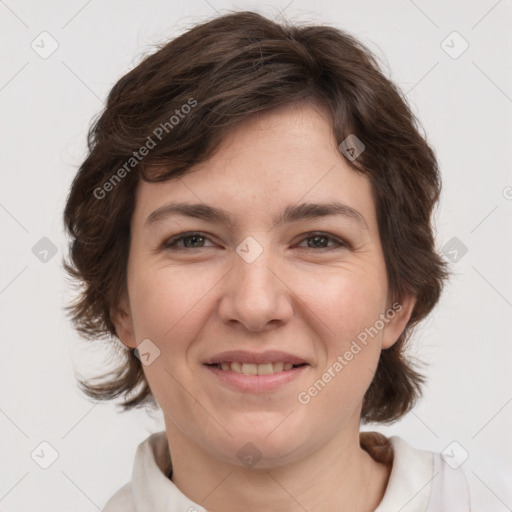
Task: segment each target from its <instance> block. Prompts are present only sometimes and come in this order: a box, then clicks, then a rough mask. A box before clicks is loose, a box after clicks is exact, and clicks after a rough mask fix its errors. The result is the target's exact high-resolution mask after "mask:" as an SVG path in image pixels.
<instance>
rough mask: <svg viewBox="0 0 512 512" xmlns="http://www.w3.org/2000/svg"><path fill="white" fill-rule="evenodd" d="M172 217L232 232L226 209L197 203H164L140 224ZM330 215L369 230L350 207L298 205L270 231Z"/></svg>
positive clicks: (279, 216) (283, 216)
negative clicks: (223, 227) (351, 221)
mask: <svg viewBox="0 0 512 512" xmlns="http://www.w3.org/2000/svg"><path fill="white" fill-rule="evenodd" d="M173 215H181V216H185V217H193V218H196V219H202V220H206V221H209V222H215V223H218V224H225V225H226V226H227V227H228V228H229V229H231V230H233V227H234V226H233V221H232V220H231V217H230V215H229V213H228V212H227V211H226V210H223V209H222V208H216V207H214V206H209V205H206V204H200V203H197V204H191V203H167V204H164V205H163V206H161V207H160V208H157V209H156V210H155V211H154V212H152V213H151V214H150V215H149V216H148V218H147V219H146V222H145V224H144V225H145V226H146V227H149V226H152V225H154V224H157V223H159V222H161V221H163V220H165V219H166V218H168V217H170V216H173ZM334 215H340V216H343V217H346V218H348V219H351V220H353V221H355V222H356V223H358V224H360V226H361V227H364V228H365V229H369V228H368V224H367V223H366V220H365V218H364V217H363V215H362V214H361V213H360V212H358V211H357V210H355V209H354V208H351V207H350V206H347V205H345V204H341V203H337V202H329V203H302V204H299V205H290V206H287V207H286V208H285V209H284V210H283V212H282V213H281V214H280V215H278V216H277V217H276V218H274V219H273V226H272V228H275V227H277V226H279V225H282V224H286V223H291V222H297V221H300V220H305V219H316V218H320V217H328V216H334Z"/></svg>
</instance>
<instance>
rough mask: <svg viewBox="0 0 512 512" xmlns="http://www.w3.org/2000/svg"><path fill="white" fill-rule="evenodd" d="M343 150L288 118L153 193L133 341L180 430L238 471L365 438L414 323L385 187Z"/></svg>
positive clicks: (229, 144)
mask: <svg viewBox="0 0 512 512" xmlns="http://www.w3.org/2000/svg"><path fill="white" fill-rule="evenodd" d="M340 142H341V141H336V140H335V138H334V136H333V133H332V128H331V125H330V123H329V121H328V118H327V115H326V113H325V112H324V111H323V110H322V109H320V108H318V107H316V108H314V107H313V106H311V105H303V106H297V105H295V106H290V105H288V106H286V107H281V108H279V109H274V110H273V111H268V112H266V113H264V114H259V115H257V116H254V117H252V118H251V119H249V120H247V121H245V122H244V123H243V124H242V125H240V126H239V127H237V128H236V130H234V131H233V132H232V133H231V134H230V135H229V136H227V138H225V140H224V142H223V144H222V146H221V147H220V149H219V151H218V152H217V153H216V154H215V155H214V156H213V157H212V158H211V159H210V160H208V161H206V162H204V163H201V164H200V165H197V166H195V167H194V168H192V172H190V173H189V174H187V175H186V176H185V177H183V178H181V179H177V180H172V181H169V182H165V183H156V184H150V183H146V182H141V183H140V185H139V187H138V190H137V194H136V207H135V211H134V215H133V218H132V224H131V234H132V237H131V247H130V254H129V262H128V281H127V283H128V301H125V303H124V306H123V308H124V312H125V313H124V314H120V315H119V317H116V320H115V322H116V325H117V327H118V333H119V335H120V337H121V339H122V340H123V342H124V343H125V344H127V345H128V346H130V347H132V348H135V347H136V346H139V345H140V344H141V343H142V345H140V357H141V358H142V361H143V363H144V366H143V368H144V372H145V375H146V377H147V380H148V382H149V384H150V387H151V390H152V391H153V394H154V396H155V398H156V400H157V402H158V403H159V405H160V407H161V408H162V410H163V413H164V417H165V421H166V427H167V431H168V432H171V433H172V432H175V433H176V434H177V435H179V436H181V438H183V439H186V440H187V442H189V443H191V444H193V445H194V446H195V447H197V448H199V449H202V450H204V451H206V452H207V453H209V454H210V455H212V456H215V457H217V458H220V459H222V460H224V461H227V462H231V463H234V464H238V465H241V464H247V461H248V460H249V459H247V456H250V455H253V456H254V457H256V458H257V459H259V458H260V457H261V459H260V460H259V462H258V467H265V466H267V467H270V466H272V465H276V464H284V463H286V462H291V461H293V460H298V459H300V458H301V457H304V456H306V455H307V454H310V453H313V452H314V451H315V450H318V449H320V447H322V446H327V445H328V443H329V442H330V441H333V440H334V439H335V438H336V437H337V436H340V435H346V434H347V432H352V434H353V432H354V431H356V432H357V431H358V429H359V419H360V411H361V404H362V400H363V396H364V393H365V391H366V390H367V388H368V386H369V385H370V383H371V380H372V377H373V375H374V372H375V369H376V366H377V362H378V358H379V354H380V351H381V349H382V348H385V347H389V346H391V345H392V344H393V343H394V342H395V341H396V339H397V338H398V336H399V334H400V333H401V331H402V330H403V328H404V326H405V324H406V322H407V319H408V317H409V314H410V307H409V305H408V304H401V305H399V306H398V307H396V304H395V308H394V309H391V304H390V303H388V302H387V298H388V297H387V296H388V283H387V278H386V268H385V263H384V256H383V253H382V248H381V244H380V240H379V232H378V227H377V218H376V210H375V204H374V201H373V198H372V193H371V188H370V182H369V181H368V179H367V178H366V177H365V176H363V175H360V174H357V173H356V172H354V171H353V170H352V169H350V168H349V166H348V165H347V163H346V161H345V160H344V157H343V156H342V154H341V153H340V151H339V149H338V144H339V143H340ZM335 203H336V204H339V205H340V206H337V207H336V208H334V207H332V205H334V204H335ZM176 204H181V205H189V214H183V213H181V214H180V213H177V212H176V211H174V212H173V211H172V208H171V205H176ZM313 204H315V205H318V206H316V207H313V206H312V205H313ZM190 205H197V207H196V208H191V207H190ZM214 212H222V215H217V214H214ZM194 213H195V214H194ZM191 232H192V233H191ZM184 233H187V236H188V238H185V239H182V240H176V241H173V239H175V238H176V237H177V236H178V235H181V234H184ZM400 309H401V312H398V310H400ZM363 333H366V337H365V335H364V334H363ZM148 340H150V341H148ZM363 340H364V341H363ZM356 347H358V348H359V350H357V348H356ZM350 354H352V356H350ZM256 363H261V364H259V365H256ZM271 363H272V364H271ZM287 363H288V364H287ZM291 364H293V365H299V364H302V366H297V367H295V366H294V367H293V368H292V369H288V368H289V366H290V365H291ZM240 372H243V373H240ZM255 373H258V375H254V374H255ZM315 383H316V384H315ZM248 443H252V445H254V446H251V445H248Z"/></svg>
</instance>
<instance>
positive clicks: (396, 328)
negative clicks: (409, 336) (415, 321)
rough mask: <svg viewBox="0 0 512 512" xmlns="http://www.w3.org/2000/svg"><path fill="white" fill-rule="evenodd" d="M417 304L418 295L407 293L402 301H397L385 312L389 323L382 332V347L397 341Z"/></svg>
mask: <svg viewBox="0 0 512 512" xmlns="http://www.w3.org/2000/svg"><path fill="white" fill-rule="evenodd" d="M415 305H416V297H415V296H414V295H410V294H407V295H406V296H405V297H404V298H403V299H402V301H401V302H398V301H395V302H393V304H392V305H391V306H389V307H388V309H387V310H386V313H385V316H386V319H387V323H386V324H385V327H384V331H383V334H382V349H386V348H389V347H391V346H393V345H394V344H395V343H396V341H397V340H398V338H399V337H400V335H401V334H402V332H403V331H404V329H405V327H406V325H407V322H408V321H409V319H410V318H411V315H412V312H413V310H414V306H415Z"/></svg>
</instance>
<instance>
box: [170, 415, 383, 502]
mask: <svg viewBox="0 0 512 512" xmlns="http://www.w3.org/2000/svg"><path fill="white" fill-rule="evenodd" d="M357 426H358V425H357ZM166 431H167V439H168V440H169V446H170V452H171V456H172V464H173V474H172V481H173V482H174V484H175V485H176V486H177V487H178V488H179V489H180V490H181V492H183V493H184V494H185V495H186V496H187V497H189V498H190V499H191V500H192V501H195V502H196V503H198V504H200V505H201V506H203V507H205V508H207V509H208V510H209V511H212V512H218V511H222V512H235V511H239V510H265V511H266V512H278V511H279V512H292V511H294V512H295V511H297V510H308V512H320V511H325V510H336V511H337V512H349V511H350V512H371V511H373V510H375V508H377V506H378V504H379V503H380V501H381V500H382V497H383V496H384V492H385V489H386V486H387V481H388V478H389V473H390V470H389V468H388V467H387V466H385V465H383V464H380V463H378V462H376V461H375V460H374V459H373V458H372V457H371V456H370V455H369V454H368V453H367V452H366V451H365V450H363V449H362V448H361V447H360V444H359V430H358V428H357V429H354V430H353V431H352V432H349V433H347V432H344V433H342V434H340V435H339V436H337V437H335V438H333V439H331V441H330V442H329V443H326V444H325V445H323V446H322V447H321V448H319V449H317V450H316V451H315V452H314V453H311V454H309V455H308V456H307V457H304V458H302V459H301V460H299V461H297V462H294V463H293V464H287V465H283V466H279V467H272V468H269V469H257V467H254V468H246V467H241V466H237V465H233V464H229V463H226V462H224V461H221V460H219V459H217V458H214V457H212V456H211V455H210V454H208V453H207V452H205V451H204V450H202V449H201V448H200V447H199V446H197V445H196V444H193V443H192V442H191V441H190V439H189V438H187V437H186V436H184V435H183V434H182V432H181V431H179V430H178V429H176V428H175V427H174V425H173V424H172V423H170V422H169V423H168V424H167V426H166Z"/></svg>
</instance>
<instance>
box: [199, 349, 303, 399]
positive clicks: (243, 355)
mask: <svg viewBox="0 0 512 512" xmlns="http://www.w3.org/2000/svg"><path fill="white" fill-rule="evenodd" d="M202 363H203V368H205V369H206V370H208V373H209V375H210V376H212V377H213V379H214V380H213V381H212V383H213V384H214V385H220V386H222V387H224V388H226V389H229V390H231V391H233V390H235V391H237V392H240V391H241V392H244V393H262V392H270V391H277V390H281V389H283V390H284V389H287V386H286V385H287V384H289V383H291V382H292V381H293V380H295V379H298V378H299V377H300V376H301V375H303V374H306V372H307V370H308V369H309V368H311V365H310V364H309V363H308V362H307V361H306V360H305V359H303V358H301V357H299V356H296V355H292V354H289V353H286V352H282V351H277V350H267V351H266V352H248V351H229V352H223V353H220V354H217V355H216V356H213V357H211V358H209V359H207V360H204V361H202Z"/></svg>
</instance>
